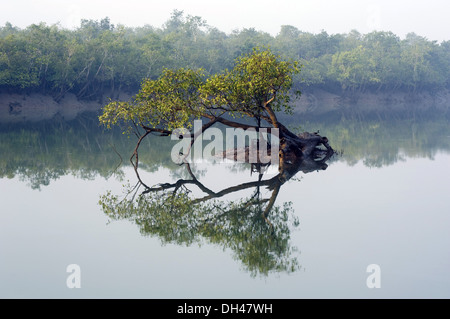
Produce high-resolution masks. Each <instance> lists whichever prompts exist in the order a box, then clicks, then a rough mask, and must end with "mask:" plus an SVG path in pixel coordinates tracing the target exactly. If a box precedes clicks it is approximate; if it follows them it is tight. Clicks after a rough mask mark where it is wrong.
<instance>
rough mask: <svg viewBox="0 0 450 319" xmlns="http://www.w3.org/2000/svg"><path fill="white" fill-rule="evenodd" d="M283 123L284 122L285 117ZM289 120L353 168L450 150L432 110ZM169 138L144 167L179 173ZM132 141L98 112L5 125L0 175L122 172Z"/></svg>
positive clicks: (34, 178)
mask: <svg viewBox="0 0 450 319" xmlns="http://www.w3.org/2000/svg"><path fill="white" fill-rule="evenodd" d="M283 121H285V120H284V119H283ZM285 123H286V125H288V126H292V127H295V126H298V125H299V124H300V126H301V128H302V129H303V130H307V131H315V130H320V134H322V135H324V136H327V137H328V139H329V140H330V141H333V148H334V149H335V150H337V151H339V152H340V153H341V156H339V157H336V158H333V159H331V160H330V161H329V163H332V162H334V161H343V162H345V163H346V164H348V165H350V166H352V165H355V164H356V163H359V162H362V163H363V164H364V165H365V166H368V167H383V166H387V165H393V164H395V163H396V162H398V161H403V160H405V159H406V158H429V159H433V157H434V156H435V154H436V153H437V152H449V151H450V126H449V116H448V114H444V115H443V114H425V115H421V116H409V117H405V118H396V117H393V116H392V115H389V114H388V115H386V116H385V117H383V118H378V117H375V118H361V117H357V118H355V117H346V116H343V115H337V116H334V117H325V116H322V117H320V118H318V119H314V118H312V119H307V118H301V119H299V118H290V119H289V120H288V121H285ZM172 145H173V142H172V141H171V140H170V138H162V137H151V138H149V139H148V140H147V141H145V143H144V145H143V147H142V148H141V151H140V168H141V169H142V170H145V171H148V172H154V171H156V170H158V168H160V167H165V168H168V169H169V170H171V171H173V172H174V173H176V172H179V171H180V167H178V166H177V165H175V164H173V163H172V161H171V160H170V149H171V147H172ZM132 149H133V141H130V139H129V138H128V137H127V136H124V135H123V134H121V132H119V131H115V130H110V131H104V130H103V129H102V128H101V127H100V126H99V125H98V119H97V114H84V115H82V116H79V117H78V118H77V119H76V120H73V121H70V122H66V121H64V120H63V119H53V120H52V121H46V122H39V123H23V124H10V125H8V124H2V125H0V178H18V179H20V180H22V181H24V182H26V183H28V184H29V186H30V187H31V188H33V189H40V188H41V187H42V186H46V185H48V184H49V183H51V181H53V180H57V179H58V178H59V177H61V176H64V175H73V176H76V177H78V178H81V179H87V180H89V179H94V178H96V177H102V178H106V179H107V178H111V177H116V178H121V177H123V176H124V170H123V168H124V167H126V166H127V165H129V161H128V154H130V152H132Z"/></svg>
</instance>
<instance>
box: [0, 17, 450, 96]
mask: <svg viewBox="0 0 450 319" xmlns="http://www.w3.org/2000/svg"><path fill="white" fill-rule="evenodd" d="M257 46H260V47H270V48H271V50H272V51H274V52H276V53H279V54H281V55H282V56H283V57H284V58H286V59H294V60H297V61H299V62H300V63H301V65H302V71H301V72H300V74H299V75H298V76H297V78H296V79H295V86H296V88H297V89H300V90H302V91H303V90H305V89H307V88H310V87H315V88H322V89H325V90H328V91H330V92H336V93H342V92H346V93H354V92H366V91H371V92H380V91H398V90H402V91H406V92H418V91H422V90H427V91H435V90H441V89H449V88H450V41H444V42H441V43H437V42H436V41H430V40H428V39H426V38H424V37H421V36H419V35H416V34H414V33H410V34H408V35H407V36H406V37H405V38H404V39H400V37H398V36H397V35H395V34H393V33H392V32H384V31H383V32H381V31H376V32H371V33H368V34H361V33H359V32H358V31H356V30H353V31H351V32H349V33H348V34H328V33H327V32H325V31H322V32H321V33H318V34H312V33H308V32H302V31H301V30H299V29H297V28H296V27H294V26H290V25H284V26H282V27H281V29H280V32H279V33H278V34H277V35H276V36H272V35H270V34H268V33H265V32H261V31H257V30H255V29H253V28H249V29H242V30H236V31H233V32H232V33H230V34H226V33H224V32H222V31H220V30H218V29H217V28H214V27H211V26H209V25H207V23H206V21H204V20H203V19H202V18H200V17H197V16H190V15H187V16H186V15H185V14H184V13H183V12H182V11H177V10H175V11H174V12H173V13H172V15H171V17H170V18H169V19H168V21H167V22H166V23H165V24H164V25H163V26H162V27H160V28H156V27H153V26H150V25H146V26H143V27H139V28H129V27H126V26H123V25H114V24H112V23H111V21H110V19H109V18H104V19H102V20H101V21H96V20H82V21H81V24H80V26H79V27H78V28H77V29H74V30H68V29H64V28H61V27H60V26H58V25H51V26H48V25H46V24H45V23H40V24H37V25H36V24H33V25H30V26H28V27H27V28H25V29H19V28H17V27H14V26H13V25H12V24H11V23H6V24H5V25H4V26H3V27H0V92H9V93H12V92H15V93H17V92H19V93H32V92H38V93H43V94H51V95H52V96H54V97H55V99H56V100H59V99H61V98H62V97H63V96H64V94H66V93H68V92H70V93H73V94H76V96H77V97H78V98H79V99H99V98H101V97H102V96H105V95H106V96H109V97H112V98H116V97H117V96H118V93H119V92H130V93H135V92H136V91H137V89H138V88H139V85H140V84H141V81H142V80H143V79H144V78H150V79H154V78H157V77H158V76H159V75H160V74H161V72H162V70H163V68H180V67H183V68H187V67H188V68H202V69H204V70H205V73H206V74H213V73H217V72H220V71H222V70H224V69H229V68H231V67H232V65H233V62H234V59H235V58H236V57H238V56H240V55H242V54H245V53H250V52H251V50H252V49H253V48H254V47H257Z"/></svg>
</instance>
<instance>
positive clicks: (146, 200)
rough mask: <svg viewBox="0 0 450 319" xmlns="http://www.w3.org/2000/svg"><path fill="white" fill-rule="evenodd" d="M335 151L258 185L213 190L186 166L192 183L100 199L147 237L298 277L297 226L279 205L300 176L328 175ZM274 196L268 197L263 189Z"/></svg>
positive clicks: (117, 217)
mask: <svg viewBox="0 0 450 319" xmlns="http://www.w3.org/2000/svg"><path fill="white" fill-rule="evenodd" d="M332 154H333V152H332V150H328V151H324V156H323V157H321V158H319V159H313V158H304V159H303V160H301V161H298V162H296V163H291V164H286V165H285V166H284V167H283V169H280V172H279V173H278V174H276V175H275V176H274V177H271V178H267V179H264V176H263V175H264V173H263V171H262V170H261V167H256V168H255V164H253V166H252V169H255V170H256V172H258V173H259V174H258V180H257V181H249V182H244V183H240V184H237V185H233V186H230V187H226V188H223V189H221V190H220V191H213V190H212V189H211V188H209V187H208V186H207V185H204V184H203V183H202V182H200V181H199V179H198V178H197V177H196V176H195V174H194V173H193V171H192V169H191V166H190V164H188V163H185V164H184V167H185V168H186V171H187V173H188V175H189V177H188V178H182V179H178V180H177V181H175V182H173V183H160V184H158V186H156V187H144V190H143V191H142V192H139V187H140V186H143V185H144V184H142V183H140V182H138V184H136V185H135V186H134V187H131V188H129V189H128V192H127V195H126V196H125V198H119V197H118V196H116V195H113V194H112V193H111V192H108V193H107V194H106V195H104V196H102V197H101V199H100V204H101V205H102V208H103V211H104V212H105V214H107V215H108V216H109V217H110V218H111V219H112V220H121V219H126V220H130V221H132V222H134V223H135V224H137V225H138V226H139V228H140V231H141V233H142V234H143V235H148V236H157V237H159V238H160V239H161V240H162V242H163V243H176V244H180V245H181V244H186V245H190V244H192V243H201V242H203V241H206V242H208V243H213V244H217V245H220V246H222V247H223V248H224V249H225V248H228V249H231V251H233V253H234V256H235V258H236V259H238V260H240V261H241V262H242V263H243V265H244V267H245V268H246V270H248V271H249V272H250V273H251V274H252V275H253V276H256V275H258V274H259V275H268V274H269V273H270V272H288V273H290V272H294V271H297V270H298V269H299V268H300V265H299V262H298V260H297V256H296V252H297V249H296V248H295V247H292V246H291V244H290V232H291V229H292V228H294V227H297V226H298V220H297V218H296V217H295V216H294V214H293V211H292V206H291V204H290V203H283V204H282V205H275V201H276V198H277V196H278V194H279V191H280V188H281V186H282V185H283V184H284V183H286V182H287V181H288V180H290V179H291V178H292V177H293V176H295V175H296V174H297V173H298V172H300V171H302V172H304V173H309V172H311V171H316V170H325V169H326V168H327V164H326V161H328V160H329V158H330V157H331V156H332ZM263 188H264V190H267V191H268V192H269V196H268V197H265V196H264V190H263ZM250 189H252V190H253V192H252V193H251V194H250V196H248V197H245V198H242V197H239V198H238V199H237V200H236V199H234V200H223V199H222V198H224V197H226V196H228V195H230V194H233V193H237V192H241V191H244V190H250Z"/></svg>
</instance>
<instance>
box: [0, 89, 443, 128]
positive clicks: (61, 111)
mask: <svg viewBox="0 0 450 319" xmlns="http://www.w3.org/2000/svg"><path fill="white" fill-rule="evenodd" d="M130 98H131V95H130V94H125V93H124V94H122V93H121V94H120V100H122V101H124V100H128V99H130ZM103 100H104V101H108V100H109V99H108V98H107V97H105V98H104V99H103ZM103 105H104V104H101V103H99V102H95V101H80V100H78V99H77V98H76V96H75V95H73V94H66V96H65V97H64V98H63V99H62V100H60V101H59V102H56V101H55V100H54V99H53V98H52V97H51V96H48V95H42V94H30V95H20V94H7V93H0V123H20V122H38V121H42V120H51V119H53V118H62V119H65V120H72V119H74V118H76V116H77V115H79V114H81V113H84V112H99V111H100V110H101V108H102V107H103ZM294 105H295V108H294V114H297V115H314V116H315V115H324V114H330V113H334V112H357V113H360V114H364V113H373V112H380V113H385V112H398V113H402V112H408V113H409V112H411V111H419V112H426V111H439V112H444V113H450V91H448V90H443V91H439V92H437V93H429V92H422V93H406V92H393V93H385V92H383V93H364V94H353V95H345V94H341V95H339V94H333V93H330V92H327V91H324V90H319V89H310V90H304V91H303V94H302V96H301V97H300V99H298V100H296V101H294Z"/></svg>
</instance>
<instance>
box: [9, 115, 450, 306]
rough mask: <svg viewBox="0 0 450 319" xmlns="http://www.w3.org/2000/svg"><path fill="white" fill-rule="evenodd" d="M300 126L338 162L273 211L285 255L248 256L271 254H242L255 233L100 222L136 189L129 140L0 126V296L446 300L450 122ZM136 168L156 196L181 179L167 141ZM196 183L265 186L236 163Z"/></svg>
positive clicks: (202, 167)
mask: <svg viewBox="0 0 450 319" xmlns="http://www.w3.org/2000/svg"><path fill="white" fill-rule="evenodd" d="M294 124H298V123H294ZM300 124H301V125H302V128H304V129H307V130H310V131H315V130H318V129H320V134H321V135H325V136H327V137H328V138H329V140H330V143H331V145H332V146H334V147H335V148H336V149H338V150H341V151H342V155H340V156H336V157H334V158H332V159H331V160H330V161H329V162H328V163H327V164H328V167H327V169H326V170H321V171H314V172H311V173H308V174H304V173H301V172H300V173H298V174H297V175H296V178H295V179H292V180H290V181H288V182H287V183H286V184H284V185H283V186H282V187H281V189H280V192H279V194H278V197H277V199H276V205H278V207H280V211H279V212H280V214H281V212H283V207H287V208H286V209H285V210H284V212H286V220H284V219H283V218H281V219H280V220H278V224H277V225H279V227H281V229H283V232H282V234H280V236H281V237H280V238H281V239H282V241H280V243H282V244H283V245H281V246H282V247H281V246H280V247H281V248H280V249H282V251H281V252H280V254H279V255H277V251H275V250H273V251H269V252H263V251H261V252H260V254H255V253H254V251H253V254H246V253H245V249H247V248H248V249H249V250H250V249H253V250H255V247H256V248H257V247H262V248H260V249H264V247H266V246H264V245H263V244H261V243H260V246H258V245H256V241H255V242H253V243H250V244H248V242H247V241H246V239H245V238H254V237H256V235H254V236H253V237H252V236H250V235H248V234H247V235H248V236H244V237H245V238H244V239H245V240H244V239H242V238H241V237H239V236H238V235H237V234H236V233H239V232H235V233H233V232H229V234H230V235H226V234H225V235H226V236H225V235H224V234H222V233H220V236H219V235H217V233H214V234H211V233H208V235H205V233H203V234H201V235H199V236H195V234H192V233H189V234H190V236H191V237H182V236H178V235H179V234H180V232H182V230H183V229H185V228H183V229H181V228H180V229H177V228H173V230H174V231H176V232H177V233H176V234H174V236H169V235H168V234H163V233H161V232H159V233H158V231H156V228H157V227H154V228H152V229H151V231H146V230H145V229H143V227H142V225H139V224H138V223H136V220H137V219H136V218H128V219H114V218H112V217H111V216H109V215H107V214H105V212H104V211H103V209H102V206H101V205H99V200H100V199H101V197H102V196H103V195H105V194H107V193H108V192H110V193H111V194H114V195H117V196H122V195H123V192H124V190H125V187H124V185H125V184H130V185H134V184H135V183H136V175H135V174H134V171H133V170H132V168H131V167H130V165H129V161H128V159H129V157H130V155H131V152H132V149H133V146H134V143H135V139H133V138H132V137H130V138H128V137H126V136H123V135H122V134H120V132H115V131H114V132H111V131H103V130H102V129H101V128H99V127H98V124H97V122H96V121H95V118H93V117H91V116H87V115H86V116H82V117H80V118H78V119H77V120H75V121H71V122H64V121H62V120H60V121H52V122H46V123H34V124H23V125H18V124H14V125H12V124H11V125H3V126H2V127H1V130H0V189H1V192H0V201H1V211H0V297H2V298H449V297H450V276H449V275H448V269H450V248H449V245H448V244H449V243H450V232H449V231H448V229H449V226H450V201H449V200H448V189H449V186H450V169H449V167H450V166H449V163H450V152H449V150H450V130H449V126H448V124H449V123H448V119H447V118H446V117H445V116H432V117H429V116H422V117H415V118H397V119H387V118H377V119H365V120H362V119H360V118H358V119H354V118H353V119H352V118H345V117H339V118H337V119H321V120H309V121H306V120H305V121H302V122H301V123H300ZM140 159H141V176H142V178H143V180H145V181H147V182H148V183H149V184H151V185H156V184H158V183H165V182H174V181H176V180H177V179H179V178H185V177H186V172H185V171H183V168H180V167H179V166H177V165H174V164H173V163H171V161H170V143H169V142H168V140H167V139H166V140H164V139H162V138H151V139H149V141H148V142H147V143H146V144H145V145H144V147H143V149H142V153H141V157H140ZM194 171H195V172H196V173H198V178H199V180H200V181H201V182H202V183H203V184H204V185H208V187H210V188H211V189H214V190H216V191H217V190H220V189H223V188H226V187H228V186H232V185H237V184H239V183H244V182H248V181H254V180H256V179H257V175H255V174H250V171H249V169H248V167H245V166H242V165H235V166H231V165H223V164H220V165H212V164H206V163H200V164H198V165H196V166H195V167H194ZM264 192H266V193H267V194H266V195H269V196H270V192H267V190H264ZM249 195H251V190H246V191H244V192H243V193H233V194H230V196H229V197H227V198H224V199H223V200H229V201H238V200H239V199H241V198H245V197H246V196H249ZM283 205H287V206H283ZM134 217H136V216H134ZM273 217H274V220H276V218H275V216H273ZM235 218H239V217H238V216H237V217H235ZM246 218H248V217H246ZM237 221H238V222H239V219H238V220H237ZM194 222H195V221H190V220H188V221H187V222H186V223H185V224H183V225H187V226H189V225H190V224H189V223H191V224H192V223H194ZM235 222H236V221H235ZM252 223H253V222H252V221H247V220H245V222H243V223H241V224H239V223H238V224H239V225H241V226H240V227H242V229H247V230H250V229H254V230H255V232H256V230H258V233H257V237H256V238H257V239H258V240H259V241H261V240H262V239H264V236H265V235H264V232H263V231H261V229H262V228H261V227H259V226H258V227H259V228H257V227H256V226H255V224H252ZM227 225H229V224H227ZM156 226H158V225H156ZM161 227H162V226H161ZM252 227H253V228H252ZM189 229H190V228H189ZM279 229H280V228H279ZM183 234H184V233H183ZM186 234H187V233H186ZM255 234H256V233H255ZM241 235H242V234H241ZM227 236H228V237H227ZM171 238H172V240H171ZM174 238H176V240H175V239H174ZM267 238H268V239H267V240H270V238H271V237H270V233H269V232H268V233H267ZM241 248H242V249H241ZM271 249H274V248H273V246H271ZM265 253H266V254H265ZM274 256H275V257H274ZM263 257H264V258H263ZM252 258H253V259H252ZM258 258H259V259H258ZM267 258H272V259H270V260H276V261H277V262H278V265H279V264H282V263H283V262H290V261H292V260H295V261H296V267H294V268H295V269H292V270H289V269H277V268H276V267H272V268H271V264H268V263H267ZM70 264H77V265H79V266H80V269H81V288H72V289H70V288H68V287H67V285H66V280H67V278H68V276H69V273H68V272H67V271H66V267H67V266H68V265H70ZM371 264H377V265H379V266H380V269H381V276H380V279H381V287H380V288H369V287H368V286H367V284H366V280H367V278H368V277H369V275H370V273H368V272H367V266H368V265H371Z"/></svg>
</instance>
